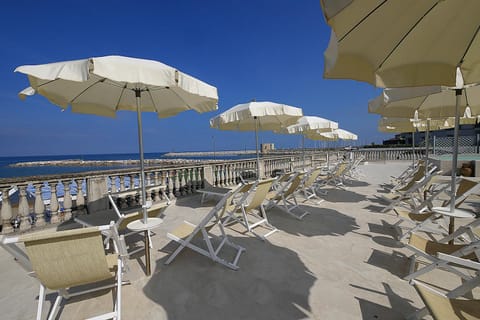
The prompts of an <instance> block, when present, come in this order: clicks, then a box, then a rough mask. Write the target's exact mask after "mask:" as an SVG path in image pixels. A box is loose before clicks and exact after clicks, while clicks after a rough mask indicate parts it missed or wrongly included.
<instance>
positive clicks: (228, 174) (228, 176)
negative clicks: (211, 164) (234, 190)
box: [225, 164, 232, 186]
mask: <svg viewBox="0 0 480 320" xmlns="http://www.w3.org/2000/svg"><path fill="white" fill-rule="evenodd" d="M231 170H232V166H231V165H229V164H226V165H225V185H227V186H230V185H231V184H232V180H231V179H232V171H231Z"/></svg>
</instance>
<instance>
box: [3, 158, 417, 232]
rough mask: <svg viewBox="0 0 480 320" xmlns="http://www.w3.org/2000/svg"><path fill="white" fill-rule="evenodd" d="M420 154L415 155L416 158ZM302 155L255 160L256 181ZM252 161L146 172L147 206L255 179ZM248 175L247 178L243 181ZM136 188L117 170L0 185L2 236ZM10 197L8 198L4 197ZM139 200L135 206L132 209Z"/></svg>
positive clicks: (312, 161)
mask: <svg viewBox="0 0 480 320" xmlns="http://www.w3.org/2000/svg"><path fill="white" fill-rule="evenodd" d="M420 152H421V151H420V150H418V155H417V156H420ZM343 154H344V152H343V151H339V152H330V153H329V156H330V157H329V158H330V161H335V160H336V158H338V157H343ZM353 156H354V157H355V158H356V157H359V156H364V157H365V159H366V160H368V161H375V160H396V159H402V160H403V159H411V158H412V152H411V149H361V150H355V151H353ZM325 160H326V154H325V152H320V151H314V152H312V151H308V152H307V154H306V155H305V166H317V165H320V164H322V163H324V162H325ZM303 165H304V160H303V156H302V154H299V153H295V154H292V155H278V156H265V157H263V158H261V160H260V176H261V177H271V176H273V175H275V173H276V172H278V171H290V170H294V169H298V168H302V167H303ZM255 172H256V159H243V160H230V161H218V162H208V163H199V164H195V165H188V166H185V165H182V166H177V167H169V168H165V167H148V168H147V169H146V170H145V175H146V179H145V181H146V185H147V186H164V188H151V190H152V191H151V192H150V191H149V192H148V193H147V200H151V201H153V202H156V201H160V200H162V199H164V198H165V196H167V197H168V198H170V199H174V198H176V197H182V196H185V195H189V194H192V193H194V192H195V190H197V189H200V188H204V187H205V184H207V183H208V184H210V185H213V186H219V187H228V186H233V185H235V184H237V183H239V181H240V178H239V174H242V175H243V177H246V178H249V177H253V176H255ZM249 175H250V176H249ZM136 188H139V171H138V170H132V169H117V170H106V171H95V172H84V173H78V174H63V175H54V176H42V177H22V178H12V179H0V191H1V192H2V201H1V209H0V218H1V221H0V224H1V226H2V233H10V232H13V231H15V230H20V231H25V230H28V229H30V228H32V227H33V226H43V225H46V224H57V223H60V222H63V221H66V220H69V219H71V218H72V216H74V215H79V214H86V213H87V212H93V211H95V209H96V206H105V201H106V199H105V194H106V193H107V192H112V193H114V192H119V191H125V190H130V189H136ZM12 189H13V190H14V191H17V192H14V193H13V194H12V195H10V193H11V192H10V191H12ZM138 197H139V195H137V196H136V199H135V201H136V202H137V203H138V202H139V200H140V199H138Z"/></svg>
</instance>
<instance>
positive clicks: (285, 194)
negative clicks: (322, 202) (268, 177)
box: [265, 173, 309, 220]
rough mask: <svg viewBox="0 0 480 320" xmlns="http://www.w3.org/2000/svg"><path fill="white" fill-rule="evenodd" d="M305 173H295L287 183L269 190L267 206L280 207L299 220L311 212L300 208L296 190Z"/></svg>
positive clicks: (268, 207)
mask: <svg viewBox="0 0 480 320" xmlns="http://www.w3.org/2000/svg"><path fill="white" fill-rule="evenodd" d="M304 175H305V173H295V174H293V175H292V176H291V177H290V179H289V180H288V182H287V183H284V184H283V185H281V187H280V188H278V189H277V190H273V191H271V192H269V193H268V194H267V197H266V199H267V201H268V203H267V205H266V206H265V208H266V209H267V210H268V209H270V208H272V207H276V208H279V209H280V210H282V211H285V212H286V213H288V214H289V215H291V216H293V217H295V218H297V219H299V220H301V219H303V217H305V216H306V215H307V214H309V212H308V211H305V210H303V209H301V208H300V206H299V205H298V201H297V198H296V192H297V190H298V188H299V186H300V183H301V182H302V180H303V177H304Z"/></svg>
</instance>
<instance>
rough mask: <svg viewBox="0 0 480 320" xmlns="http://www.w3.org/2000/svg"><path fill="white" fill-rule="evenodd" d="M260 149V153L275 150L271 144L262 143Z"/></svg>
mask: <svg viewBox="0 0 480 320" xmlns="http://www.w3.org/2000/svg"><path fill="white" fill-rule="evenodd" d="M260 148H261V150H262V153H269V152H270V151H273V150H275V145H274V144H273V143H262V144H261V145H260Z"/></svg>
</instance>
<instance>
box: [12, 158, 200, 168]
mask: <svg viewBox="0 0 480 320" xmlns="http://www.w3.org/2000/svg"><path fill="white" fill-rule="evenodd" d="M204 162H209V161H206V160H194V159H145V160H144V163H145V165H150V166H154V165H186V164H198V163H204ZM139 164H140V160H132V159H129V160H75V159H73V160H52V161H27V162H17V163H13V164H10V165H9V166H10V167H42V166H55V167H117V166H138V165H139Z"/></svg>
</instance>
